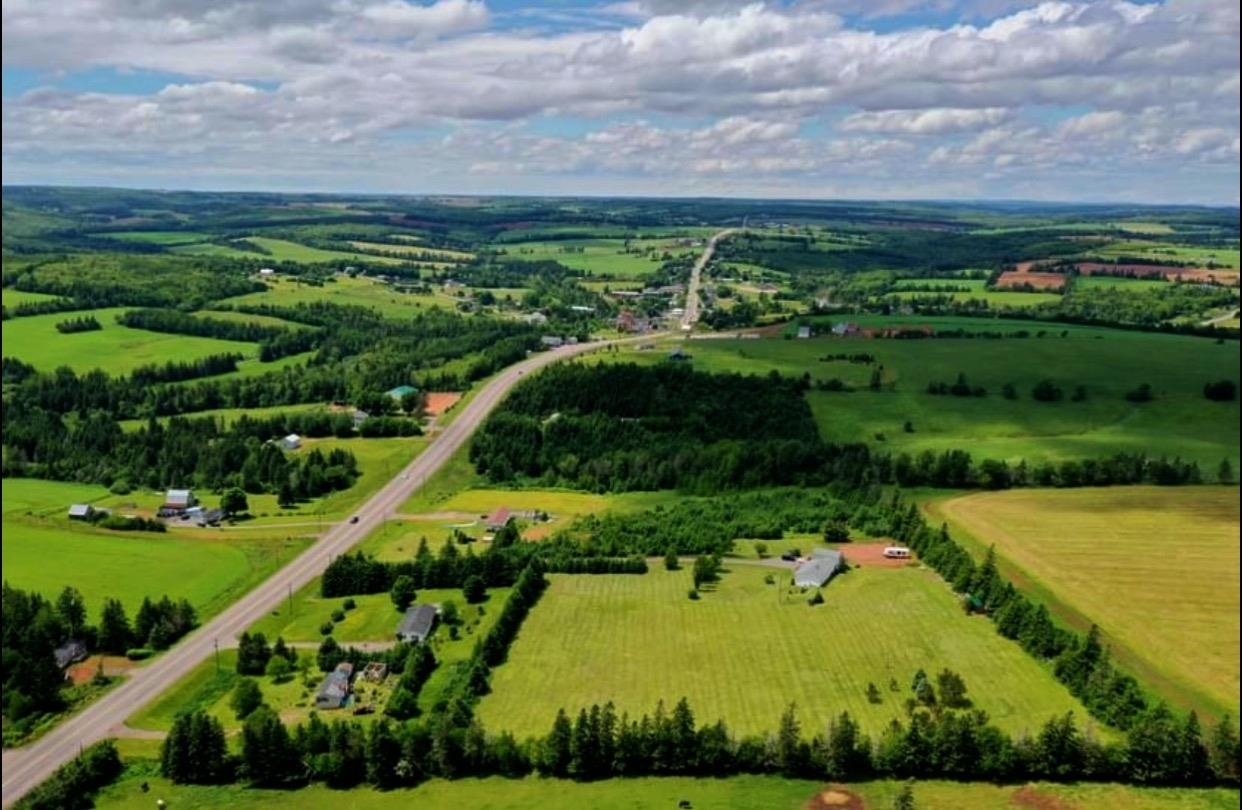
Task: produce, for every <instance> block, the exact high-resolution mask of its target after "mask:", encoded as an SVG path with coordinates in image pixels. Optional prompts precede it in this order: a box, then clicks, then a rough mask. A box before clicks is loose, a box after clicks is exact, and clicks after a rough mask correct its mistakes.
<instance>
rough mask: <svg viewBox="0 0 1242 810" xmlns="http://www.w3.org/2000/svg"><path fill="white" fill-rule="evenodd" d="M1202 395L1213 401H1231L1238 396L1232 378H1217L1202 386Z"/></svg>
mask: <svg viewBox="0 0 1242 810" xmlns="http://www.w3.org/2000/svg"><path fill="white" fill-rule="evenodd" d="M1203 396H1205V397H1207V398H1208V399H1210V400H1212V401H1213V402H1232V401H1234V400H1235V399H1237V398H1238V386H1237V385H1235V384H1234V383H1233V381H1232V380H1217V381H1216V382H1210V383H1208V384H1207V385H1205V386H1203Z"/></svg>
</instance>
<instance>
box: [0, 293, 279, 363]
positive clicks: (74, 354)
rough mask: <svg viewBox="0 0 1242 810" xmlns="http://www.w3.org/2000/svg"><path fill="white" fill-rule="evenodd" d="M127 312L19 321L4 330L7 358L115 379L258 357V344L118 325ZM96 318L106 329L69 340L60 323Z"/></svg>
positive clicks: (94, 312) (116, 310) (119, 309)
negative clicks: (169, 366)
mask: <svg viewBox="0 0 1242 810" xmlns="http://www.w3.org/2000/svg"><path fill="white" fill-rule="evenodd" d="M127 309H128V308H127V307H116V308H109V309H95V310H91V311H89V312H60V313H56V314H53V315H35V316H32V317H29V318H14V319H12V320H8V321H5V322H4V324H3V326H0V330H2V331H0V334H2V335H3V340H4V353H5V356H8V357H16V358H17V359H19V360H21V361H23V362H26V363H29V364H31V365H32V366H34V367H35V368H37V369H39V370H40V371H52V370H53V369H56V368H58V367H60V366H69V367H70V368H71V369H73V370H74V371H76V372H78V373H81V372H84V371H90V370H92V369H96V368H101V369H103V370H104V371H107V372H108V373H109V374H126V373H128V372H130V371H133V370H134V369H136V368H138V367H139V366H146V365H151V364H158V365H162V364H164V363H167V362H169V361H170V360H179V361H186V360H197V359H199V358H203V357H207V356H209V355H213V354H241V355H244V356H246V357H257V356H258V353H259V347H258V345H257V344H255V343H239V342H237V341H232V340H216V339H215V338H206V337H195V336H192V335H169V334H163V333H160V332H149V331H147V330H145V329H131V328H129V327H127V326H121V325H120V324H119V323H117V322H116V316H117V315H118V314H119V313H122V312H125V311H126V310H127ZM86 315H92V316H94V317H95V319H96V320H97V321H99V325H100V326H101V327H103V328H102V329H100V330H98V331H95V332H79V333H77V334H72V335H63V334H61V333H60V332H57V331H56V324H58V323H60V322H61V321H65V320H69V319H71V318H81V317H83V316H86Z"/></svg>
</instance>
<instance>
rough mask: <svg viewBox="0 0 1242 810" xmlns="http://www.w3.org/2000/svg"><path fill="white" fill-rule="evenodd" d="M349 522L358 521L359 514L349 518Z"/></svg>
mask: <svg viewBox="0 0 1242 810" xmlns="http://www.w3.org/2000/svg"><path fill="white" fill-rule="evenodd" d="M349 522H350V523H357V522H358V516H357V515H354V516H353V517H351V518H350V519H349Z"/></svg>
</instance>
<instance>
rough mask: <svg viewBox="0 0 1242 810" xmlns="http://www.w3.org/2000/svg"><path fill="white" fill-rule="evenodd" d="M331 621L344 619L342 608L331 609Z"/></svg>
mask: <svg viewBox="0 0 1242 810" xmlns="http://www.w3.org/2000/svg"><path fill="white" fill-rule="evenodd" d="M332 621H334V622H343V621H345V611H343V610H334V611H332Z"/></svg>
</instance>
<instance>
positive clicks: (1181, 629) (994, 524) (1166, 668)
mask: <svg viewBox="0 0 1242 810" xmlns="http://www.w3.org/2000/svg"><path fill="white" fill-rule="evenodd" d="M927 509H928V511H929V512H930V513H931V514H932V515H933V517H934V518H935V519H946V520H948V521H950V523H951V524H952V525H954V526H956V527H959V528H960V529H961V530H962V531H963V532H965V533H966V534H967V535H968V536H969V537H971V538H973V539H974V541H975V544H976V550H979V549H981V548H982V547H984V546H987V545H992V544H995V546H996V551H997V554H998V556H999V557H1000V559H1001V561H1002V563H1004V564H1005V565H1006V567H1008V568H1009V569H1010V570H1011V571H1012V572H1013V573H1015V574H1016V575H1017V577H1018V578H1019V581H1027V582H1029V583H1030V585H1031V586H1032V591H1033V593H1034V594H1035V595H1036V596H1037V597H1040V598H1042V599H1044V600H1045V601H1047V602H1048V603H1049V605H1050V607H1051V608H1053V609H1056V610H1058V612H1059V613H1060V614H1061V615H1062V616H1063V617H1064V618H1067V619H1069V620H1070V621H1071V622H1072V623H1074V624H1075V625H1078V626H1079V627H1085V626H1087V625H1089V624H1090V623H1091V622H1095V623H1097V624H1099V625H1100V628H1101V630H1102V631H1103V632H1104V634H1105V635H1106V637H1107V638H1108V641H1109V642H1110V643H1111V644H1112V645H1113V646H1114V647H1115V649H1116V651H1117V653H1118V654H1119V656H1120V657H1121V658H1122V660H1123V661H1125V662H1126V663H1127V665H1130V666H1132V667H1133V668H1135V669H1136V670H1138V671H1139V672H1140V674H1141V675H1142V680H1143V681H1144V682H1146V683H1148V684H1152V685H1154V686H1155V687H1157V688H1158V689H1159V690H1160V691H1161V692H1162V693H1163V694H1165V696H1167V697H1169V698H1171V699H1173V700H1174V701H1176V703H1178V704H1179V705H1182V706H1189V707H1192V708H1195V709H1196V710H1198V711H1200V712H1205V713H1208V714H1211V715H1213V716H1220V715H1221V714H1222V713H1224V712H1229V713H1231V714H1232V715H1233V716H1235V717H1236V716H1237V714H1238V708H1239V705H1238V689H1239V668H1238V659H1239V653H1240V649H1239V619H1238V615H1239V610H1242V604H1240V603H1239V595H1238V588H1237V583H1238V577H1239V551H1238V521H1239V511H1238V490H1237V488H1236V487H1183V488H1160V487H1116V488H1109V489H1076V490H1011V491H1007V492H995V493H977V494H972V495H965V496H957V497H950V498H946V499H941V500H936V501H933V502H932V503H931V504H929V505H928V507H927ZM1158 580H1163V581H1166V582H1168V583H1170V584H1174V583H1176V590H1177V592H1176V597H1175V598H1171V595H1170V593H1169V591H1168V590H1167V589H1165V588H1159V587H1156V588H1153V587H1152V583H1153V581H1158Z"/></svg>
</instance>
